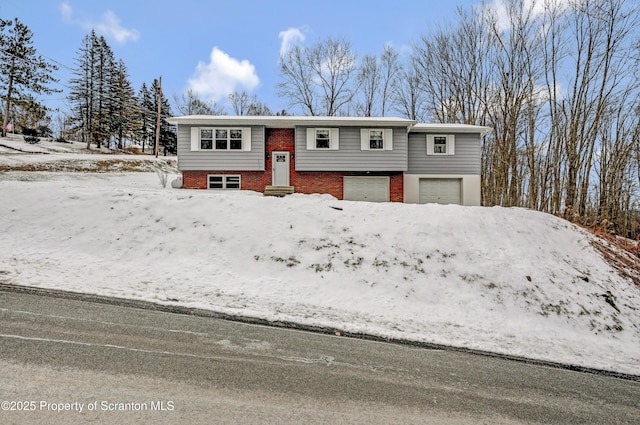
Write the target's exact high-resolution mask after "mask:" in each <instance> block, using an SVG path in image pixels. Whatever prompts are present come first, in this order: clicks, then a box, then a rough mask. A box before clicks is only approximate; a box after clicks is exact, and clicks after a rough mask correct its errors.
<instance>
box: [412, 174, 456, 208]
mask: <svg viewBox="0 0 640 425" xmlns="http://www.w3.org/2000/svg"><path fill="white" fill-rule="evenodd" d="M419 202H420V203H421V204H460V203H461V197H460V179H420V200H419Z"/></svg>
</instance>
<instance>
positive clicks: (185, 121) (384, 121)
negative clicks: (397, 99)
mask: <svg viewBox="0 0 640 425" xmlns="http://www.w3.org/2000/svg"><path fill="white" fill-rule="evenodd" d="M167 122H168V123H169V124H178V125H220V124H223V125H264V126H265V127H268V128H294V127H296V126H316V125H322V126H353V127H382V126H393V127H407V129H408V130H409V131H412V132H421V133H428V132H455V133H480V134H482V135H484V134H486V133H487V132H488V131H490V130H491V129H490V128H489V127H483V126H477V125H468V124H422V123H417V122H416V121H414V120H408V119H406V118H396V117H324V116H321V117H319V116H314V117H303V116H229V115H186V116H182V117H171V118H167Z"/></svg>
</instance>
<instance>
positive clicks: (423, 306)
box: [0, 172, 640, 374]
mask: <svg viewBox="0 0 640 425" xmlns="http://www.w3.org/2000/svg"><path fill="white" fill-rule="evenodd" d="M168 186H170V185H168ZM0 198H1V199H3V202H2V203H1V205H0V234H2V238H0V281H3V282H10V283H15V284H20V285H31V286H37V287H48V288H57V289H66V290H72V291H82V292H88V293H96V294H101V295H110V296H117V297H126V298H135V299H142V300H149V301H153V302H157V303H163V304H176V305H183V306H189V307H198V308H204V309H211V310H216V311H220V312H225V313H230V314H239V315H246V316H254V317H260V318H264V319H268V320H274V321H275V320H286V321H293V322H299V323H303V324H309V325H319V326H330V327H335V328H339V329H343V330H345V331H350V332H366V333H370V334H376V335H380V336H383V337H393V338H403V339H410V340H416V341H425V342H432V343H438V344H447V345H453V346H460V347H468V348H473V349H480V350H486V351H493V352H498V353H505V354H511V355H519V356H526V357H530V358H535V359H541V360H549V361H554V362H561V363H567V364H573V365H579V366H586V367H593V368H601V369H607V370H612V371H618V372H623V373H631V374H640V315H639V314H638V309H639V308H640V290H639V288H638V287H636V286H634V285H633V284H632V283H631V282H629V281H627V280H625V279H623V278H622V277H620V276H619V275H618V274H617V273H616V272H615V271H614V270H613V269H612V268H611V267H610V266H609V265H608V264H607V263H606V262H605V261H604V260H603V259H602V257H601V255H600V254H599V253H598V252H597V251H596V250H594V249H593V248H592V246H591V244H590V238H591V236H590V235H589V234H587V233H585V232H584V231H582V230H581V229H579V228H577V227H576V226H573V225H571V224H569V223H568V222H565V221H563V220H561V219H558V218H555V217H553V216H550V215H547V214H542V213H538V212H533V211H528V210H524V209H505V208H482V207H460V206H440V205H408V204H391V203H383V204H375V203H365V202H348V201H338V200H336V199H334V198H332V197H330V196H326V195H292V196H288V197H286V198H270V197H263V196H261V194H257V193H254V192H248V191H242V192H231V191H230V192H218V191H196V190H176V189H170V188H168V187H167V188H164V187H163V186H162V185H161V184H160V182H159V179H158V176H156V175H155V174H153V173H132V174H81V173H73V174H72V173H69V174H65V173H26V172H8V173H4V174H0Z"/></svg>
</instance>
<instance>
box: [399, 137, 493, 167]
mask: <svg viewBox="0 0 640 425" xmlns="http://www.w3.org/2000/svg"><path fill="white" fill-rule="evenodd" d="M438 134H442V133H438ZM455 136H456V139H455V154H454V155H450V156H446V155H427V135H426V134H425V133H409V167H408V170H407V174H463V175H464V174H473V175H479V174H480V134H470V133H465V134H456V135H455Z"/></svg>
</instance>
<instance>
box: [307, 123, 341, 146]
mask: <svg viewBox="0 0 640 425" xmlns="http://www.w3.org/2000/svg"><path fill="white" fill-rule="evenodd" d="M339 137H340V129H338V128H307V150H338V149H339Z"/></svg>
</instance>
